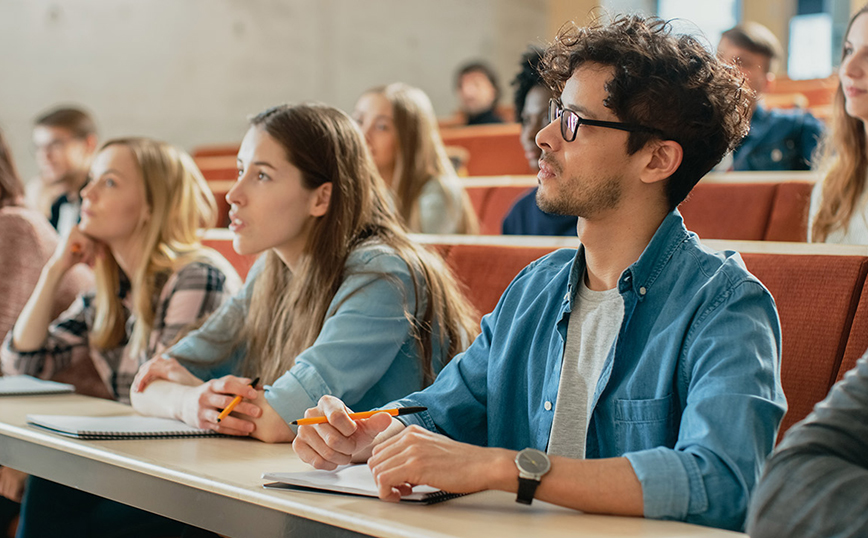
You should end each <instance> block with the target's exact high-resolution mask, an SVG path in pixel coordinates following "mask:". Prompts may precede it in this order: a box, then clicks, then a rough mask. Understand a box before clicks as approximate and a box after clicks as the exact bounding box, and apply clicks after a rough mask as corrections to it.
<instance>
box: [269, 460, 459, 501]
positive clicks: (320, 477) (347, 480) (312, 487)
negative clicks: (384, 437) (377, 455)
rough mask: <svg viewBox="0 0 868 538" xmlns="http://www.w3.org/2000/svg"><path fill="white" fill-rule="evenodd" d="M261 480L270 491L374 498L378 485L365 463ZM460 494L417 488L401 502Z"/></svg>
mask: <svg viewBox="0 0 868 538" xmlns="http://www.w3.org/2000/svg"><path fill="white" fill-rule="evenodd" d="M262 479H263V480H273V481H274V482H273V483H269V484H264V485H263V487H265V488H269V489H291V490H295V491H319V492H325V493H339V494H345V495H361V496H364V497H377V484H376V482H375V481H374V475H372V474H371V469H370V468H369V467H368V466H367V465H365V464H358V465H342V466H340V467H338V468H337V469H335V470H334V471H307V472H301V473H265V474H263V475H262ZM462 495H464V494H463V493H447V492H445V491H441V490H439V489H435V488H432V487H429V486H416V487H414V488H413V493H411V494H410V495H405V496H404V497H401V501H403V502H413V503H421V504H434V503H439V502H442V501H448V500H449V499H454V498H455V497H461V496H462Z"/></svg>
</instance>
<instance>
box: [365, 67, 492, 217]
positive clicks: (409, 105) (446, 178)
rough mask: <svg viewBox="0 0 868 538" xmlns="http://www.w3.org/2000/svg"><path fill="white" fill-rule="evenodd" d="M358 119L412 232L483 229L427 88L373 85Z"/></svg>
mask: <svg viewBox="0 0 868 538" xmlns="http://www.w3.org/2000/svg"><path fill="white" fill-rule="evenodd" d="M353 118H354V119H355V120H356V121H357V122H358V123H359V125H360V126H361V128H362V132H363V133H364V135H365V141H366V142H367V144H368V147H369V148H370V150H371V154H372V156H373V158H374V162H375V163H376V165H377V170H378V171H379V173H380V176H381V177H382V178H383V179H384V180H385V181H386V184H387V185H389V187H390V188H391V190H392V195H393V197H394V200H395V206H396V209H397V212H398V214H399V215H400V216H401V218H402V219H404V222H405V223H406V225H407V227H408V228H409V229H410V230H411V231H414V232H421V233H445V234H452V233H460V234H465V233H466V234H473V233H477V232H478V230H479V224H478V222H477V220H476V214H475V213H474V212H473V207H472V206H471V205H470V199H469V198H468V196H467V194H466V193H465V192H464V188H463V187H462V186H461V180H460V179H459V178H458V176H456V175H455V170H454V169H453V167H452V164H451V163H450V162H449V158H448V157H447V156H446V149H445V148H444V146H443V140H442V139H441V138H440V132H439V131H438V128H437V118H436V117H435V116H434V108H433V107H432V106H431V101H430V100H429V99H428V96H427V95H425V92H423V91H422V90H420V89H419V88H414V87H412V86H408V85H406V84H402V83H394V84H389V85H388V86H382V87H379V88H373V89H371V90H369V91H367V92H365V93H364V94H362V96H361V97H360V98H359V100H358V102H357V103H356V107H355V111H354V112H353Z"/></svg>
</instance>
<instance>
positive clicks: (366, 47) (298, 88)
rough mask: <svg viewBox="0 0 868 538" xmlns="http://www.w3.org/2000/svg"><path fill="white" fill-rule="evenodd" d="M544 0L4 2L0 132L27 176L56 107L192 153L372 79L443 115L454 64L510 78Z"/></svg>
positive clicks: (537, 33) (536, 32)
mask: <svg viewBox="0 0 868 538" xmlns="http://www.w3.org/2000/svg"><path fill="white" fill-rule="evenodd" d="M547 8H548V2H547V1H546V0H472V1H468V0H437V1H436V2H428V1H424V0H365V1H363V2H359V1H357V0H147V1H141V0H111V1H105V0H2V1H0V50H2V51H3V54H0V127H2V128H3V129H4V131H5V132H6V134H7V138H8V139H9V140H10V143H11V144H12V146H13V152H14V154H15V156H16V158H17V161H18V167H19V169H20V171H21V173H22V176H24V177H25V178H28V177H30V176H31V175H33V174H34V173H35V170H36V168H35V165H34V163H33V155H32V153H31V151H30V129H31V124H32V121H33V118H34V117H35V116H36V115H37V114H39V113H40V112H41V111H43V110H45V109H46V108H48V107H52V106H54V105H56V104H58V103H76V104H80V105H83V106H85V107H86V108H88V109H90V110H91V111H92V112H93V113H94V114H95V116H96V118H97V121H98V124H99V127H100V131H101V135H102V137H103V138H105V137H113V136H120V135H147V136H153V137H157V138H162V139H165V140H168V141H171V142H173V143H176V144H179V145H181V146H183V147H185V148H188V149H189V148H191V147H193V146H195V145H198V144H205V143H219V142H227V141H236V140H240V138H241V136H242V135H243V133H244V130H245V125H246V120H245V118H246V116H247V115H249V114H252V113H255V112H258V111H260V110H261V109H263V108H265V107H266V106H269V105H274V104H278V103H282V102H296V101H302V100H320V101H324V102H327V103H330V104H334V105H336V106H338V107H341V108H343V109H345V110H350V109H351V107H352V106H353V104H354V102H355V100H356V98H357V97H358V95H359V94H360V93H361V92H362V91H363V90H365V89H366V88H368V87H371V86H374V85H379V84H383V83H386V82H392V81H395V80H403V81H405V82H407V83H410V84H413V85H416V86H419V87H421V88H422V89H424V90H425V91H426V92H428V94H429V95H430V97H431V99H432V101H433V102H434V106H435V109H436V110H437V113H438V114H439V115H443V116H446V115H449V114H450V113H451V112H452V111H453V110H454V109H455V98H454V95H453V91H452V80H453V78H452V77H453V70H454V69H455V67H456V66H457V65H459V64H460V63H462V62H464V61H466V60H468V59H472V58H485V59H487V60H489V61H490V62H491V63H492V64H493V66H494V67H495V69H496V70H497V71H498V72H499V73H500V76H501V79H502V86H503V90H504V94H505V97H508V96H509V94H510V93H511V91H510V90H509V89H508V81H509V80H510V79H511V78H512V77H513V75H514V73H515V71H516V70H517V63H518V58H519V56H520V54H521V52H522V51H523V50H524V48H525V47H526V45H527V44H528V43H530V42H541V41H542V40H545V39H546V38H547V36H546V33H547V24H548V14H547Z"/></svg>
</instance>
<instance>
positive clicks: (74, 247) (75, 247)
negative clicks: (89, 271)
mask: <svg viewBox="0 0 868 538" xmlns="http://www.w3.org/2000/svg"><path fill="white" fill-rule="evenodd" d="M69 250H71V251H72V253H73V254H78V253H79V252H81V245H79V244H78V243H73V244H72V247H70V249H69Z"/></svg>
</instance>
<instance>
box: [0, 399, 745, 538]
mask: <svg viewBox="0 0 868 538" xmlns="http://www.w3.org/2000/svg"><path fill="white" fill-rule="evenodd" d="M130 413H131V409H130V408H129V407H127V406H124V405H121V404H118V403H116V402H109V401H105V400H98V399H93V398H88V397H84V396H79V395H54V396H31V397H2V398H0V464H2V465H8V466H10V467H14V468H18V469H21V470H22V471H26V472H29V473H31V474H35V475H37V476H42V477H44V478H47V479H51V480H55V481H57V482H61V483H64V484H67V485H71V486H75V487H78V488H80V489H83V490H86V491H91V492H93V493H97V494H100V495H103V496H105V497H108V498H112V499H116V500H119V501H121V502H125V503H127V504H131V505H133V506H138V507H140V508H143V509H147V510H150V511H153V512H157V513H161V514H164V515H167V516H169V517H173V518H175V519H180V520H182V521H186V522H188V523H190V524H193V525H197V526H201V527H205V528H208V529H210V530H213V531H216V532H219V533H222V534H227V535H229V536H233V537H241V536H279V535H286V536H289V535H299V536H308V535H312V534H317V533H324V534H328V535H329V536H359V535H369V536H386V537H420V536H421V537H445V536H467V537H473V538H477V537H479V536H498V537H516V538H518V537H520V538H527V537H529V536H539V535H546V536H554V537H557V536H570V537H576V536H600V537H603V536H605V537H609V536H631V537H655V536H661V537H662V536H666V537H715V536H743V535H739V534H737V533H730V532H726V531H721V530H717V529H710V528H705V527H699V526H694V525H687V524H683V523H677V522H665V521H651V520H645V519H641V518H622V517H612V516H596V515H586V514H581V513H579V512H575V511H572V510H568V509H564V508H560V507H557V506H554V505H550V504H547V503H543V502H539V501H536V502H534V503H533V505H532V506H530V507H527V506H522V505H518V504H516V503H515V501H514V497H513V495H511V494H507V493H504V492H495V491H492V492H483V493H477V494H474V495H468V496H466V497H462V498H458V499H454V500H451V501H448V502H445V503H441V504H436V505H431V506H417V505H410V504H397V505H396V504H391V503H385V502H382V501H379V500H377V499H366V498H360V497H350V496H339V495H330V494H319V493H300V492H291V491H272V490H265V489H263V488H262V483H263V481H262V480H261V478H260V476H261V475H262V473H263V472H271V471H281V472H293V471H301V470H310V468H309V467H307V465H305V464H304V463H302V462H301V461H300V460H298V458H296V456H295V454H294V453H293V451H292V448H291V447H290V446H289V445H267V444H264V443H260V442H258V441H253V440H249V439H231V438H220V439H195V438H191V439H165V440H139V441H79V440H76V439H69V438H65V437H61V436H58V435H54V434H51V433H48V432H45V431H42V430H39V429H35V428H33V427H30V426H27V425H26V418H25V417H26V415H27V414H69V415H93V416H98V415H99V416H106V415H123V414H130Z"/></svg>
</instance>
